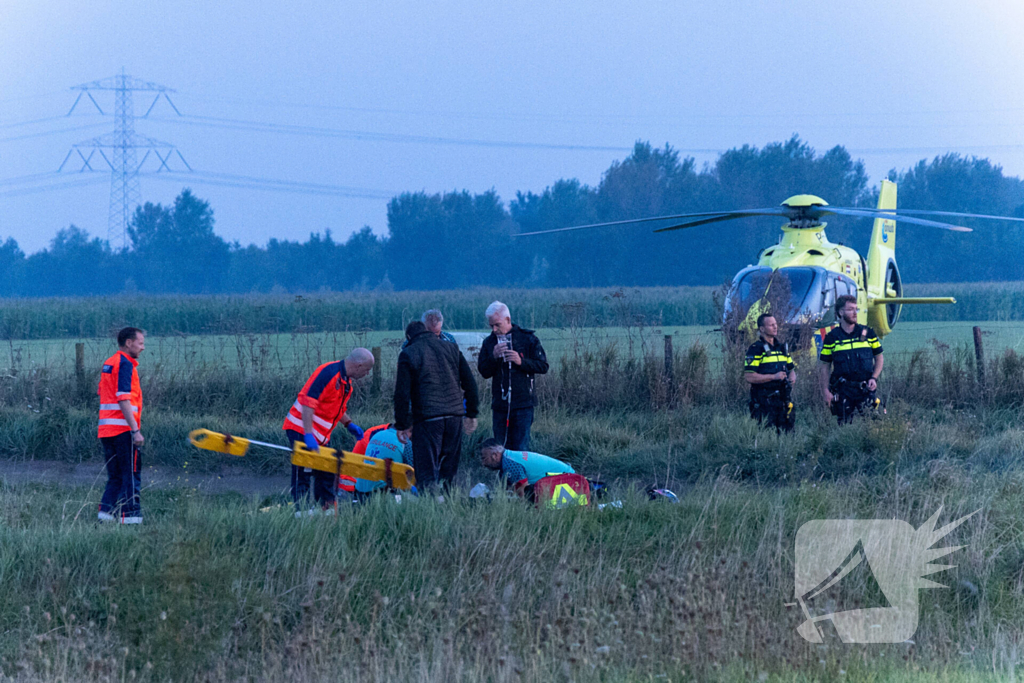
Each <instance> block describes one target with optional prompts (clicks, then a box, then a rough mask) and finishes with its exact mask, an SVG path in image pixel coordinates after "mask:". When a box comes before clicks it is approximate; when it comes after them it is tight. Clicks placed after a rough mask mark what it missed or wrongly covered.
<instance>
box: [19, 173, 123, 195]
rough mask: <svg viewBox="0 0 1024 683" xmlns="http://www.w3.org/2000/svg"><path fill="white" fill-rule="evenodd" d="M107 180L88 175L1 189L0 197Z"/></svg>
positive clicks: (81, 185) (92, 183)
mask: <svg viewBox="0 0 1024 683" xmlns="http://www.w3.org/2000/svg"><path fill="white" fill-rule="evenodd" d="M103 182H106V179H105V178H102V177H95V176H87V177H85V178H78V179H75V180H67V181H65V182H60V183H51V184H49V185H38V186H36V187H20V188H16V189H13V190H0V197H19V196H21V195H26V194H37V193H39V192H52V191H53V190H63V189H66V188H71V187H84V186H86V185H96V184H98V183H103Z"/></svg>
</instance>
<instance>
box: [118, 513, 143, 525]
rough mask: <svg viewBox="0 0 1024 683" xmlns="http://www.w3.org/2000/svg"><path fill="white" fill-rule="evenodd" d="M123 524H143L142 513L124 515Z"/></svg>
mask: <svg viewBox="0 0 1024 683" xmlns="http://www.w3.org/2000/svg"><path fill="white" fill-rule="evenodd" d="M121 524H142V515H139V516H137V517H124V518H123V519H121Z"/></svg>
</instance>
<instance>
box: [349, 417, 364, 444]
mask: <svg viewBox="0 0 1024 683" xmlns="http://www.w3.org/2000/svg"><path fill="white" fill-rule="evenodd" d="M345 429H347V430H348V431H349V434H351V435H352V436H354V437H356V441H358V440H359V439H361V438H363V434H364V433H365V432H363V428H362V427H360V426H359V425H357V424H356V423H355V422H349V423H348V424H347V425H345Z"/></svg>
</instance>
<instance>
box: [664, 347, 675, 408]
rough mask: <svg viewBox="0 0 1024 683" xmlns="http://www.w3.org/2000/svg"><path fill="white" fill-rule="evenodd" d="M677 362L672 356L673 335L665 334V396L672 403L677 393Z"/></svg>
mask: <svg viewBox="0 0 1024 683" xmlns="http://www.w3.org/2000/svg"><path fill="white" fill-rule="evenodd" d="M675 385H676V383H675V364H674V363H673V357H672V335H670V334H666V335H665V398H666V399H668V402H669V404H671V403H672V398H673V394H674V393H675Z"/></svg>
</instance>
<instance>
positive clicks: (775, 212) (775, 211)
mask: <svg viewBox="0 0 1024 683" xmlns="http://www.w3.org/2000/svg"><path fill="white" fill-rule="evenodd" d="M787 215H789V214H787V213H786V212H785V210H784V209H781V208H778V207H773V208H770V209H744V210H740V211H704V212H702V213H680V214H676V215H669V216H651V217H649V218H630V219H629V220H624V221H608V222H606V223H590V224H589V225H572V226H569V227H567V228H552V229H551V230H536V231H534V232H521V233H519V234H518V235H516V237H531V236H533V235H548V234H551V233H556V232H571V231H573V230H589V229H590V228H607V227H611V226H615V225H633V224H639V223H652V222H655V221H671V220H679V219H681V218H700V217H704V216H713V217H717V220H728V219H725V218H722V216H730V217H733V218H741V217H743V216H787ZM712 222H713V221H712ZM666 229H673V228H666ZM655 232H660V230H656V231H655Z"/></svg>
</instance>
